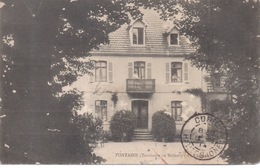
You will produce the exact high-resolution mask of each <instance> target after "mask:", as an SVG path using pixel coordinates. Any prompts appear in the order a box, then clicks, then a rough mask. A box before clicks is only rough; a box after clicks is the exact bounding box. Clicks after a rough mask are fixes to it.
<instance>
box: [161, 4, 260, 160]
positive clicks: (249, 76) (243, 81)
mask: <svg viewBox="0 0 260 168" xmlns="http://www.w3.org/2000/svg"><path fill="white" fill-rule="evenodd" d="M171 3H172V1H170V0H169V1H165V2H164V3H162V6H164V8H165V9H169V8H174V7H175V8H176V5H174V4H173V5H171ZM259 6H260V5H259V2H257V3H255V2H254V1H245V0H215V1H210V0H200V1H197V0H194V1H192V0H191V1H179V5H178V7H179V11H181V13H182V17H181V18H180V19H178V21H177V22H175V23H176V24H177V25H178V26H179V27H180V31H181V33H183V34H184V35H186V36H188V37H189V38H190V39H191V42H192V44H193V45H194V47H196V49H197V50H196V52H195V53H192V54H190V55H188V56H187V59H189V60H191V61H192V63H193V64H194V65H196V66H197V67H198V68H202V69H203V68H205V69H206V70H211V71H213V72H216V71H217V72H223V73H225V74H226V75H227V80H226V81H225V83H226V89H227V91H228V92H229V94H230V95H232V100H233V102H232V114H233V115H234V117H233V122H232V125H231V128H230V131H229V138H230V139H229V146H228V149H227V150H226V151H225V153H224V157H226V158H227V159H228V161H229V162H230V163H233V164H239V163H256V162H259V159H260V152H259V151H260V136H259V132H260V130H259V128H260V125H259V121H260V120H259V109H258V107H259V105H258V103H259V102H258V100H259V99H258V98H259V84H260V83H259V79H257V77H258V74H259V55H258V54H257V38H256V37H257V29H259V27H258V25H257V24H256V23H258V20H257V17H256V16H257V11H258V10H259ZM162 15H163V17H164V18H168V17H173V16H174V12H169V11H167V10H166V12H165V11H164V12H163V13H162Z"/></svg>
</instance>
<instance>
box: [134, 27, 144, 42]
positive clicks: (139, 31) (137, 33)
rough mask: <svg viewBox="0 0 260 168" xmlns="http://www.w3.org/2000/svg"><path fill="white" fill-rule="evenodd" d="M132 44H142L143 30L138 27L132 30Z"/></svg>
mask: <svg viewBox="0 0 260 168" xmlns="http://www.w3.org/2000/svg"><path fill="white" fill-rule="evenodd" d="M133 44H134V45H143V44H144V28H140V27H134V28H133Z"/></svg>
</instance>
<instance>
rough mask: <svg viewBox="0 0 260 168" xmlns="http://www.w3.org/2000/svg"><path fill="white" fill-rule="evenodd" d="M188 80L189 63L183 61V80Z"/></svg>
mask: <svg viewBox="0 0 260 168" xmlns="http://www.w3.org/2000/svg"><path fill="white" fill-rule="evenodd" d="M188 80H189V63H188V62H185V63H184V82H188Z"/></svg>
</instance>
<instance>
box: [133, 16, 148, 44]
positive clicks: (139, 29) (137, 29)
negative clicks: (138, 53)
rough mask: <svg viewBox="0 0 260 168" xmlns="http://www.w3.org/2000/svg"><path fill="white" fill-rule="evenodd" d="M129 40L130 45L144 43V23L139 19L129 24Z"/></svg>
mask: <svg viewBox="0 0 260 168" xmlns="http://www.w3.org/2000/svg"><path fill="white" fill-rule="evenodd" d="M130 27H131V28H130V30H129V35H130V41H131V45H133V46H143V45H145V29H146V24H145V23H144V22H143V21H141V20H137V21H134V22H133V23H131V24H130Z"/></svg>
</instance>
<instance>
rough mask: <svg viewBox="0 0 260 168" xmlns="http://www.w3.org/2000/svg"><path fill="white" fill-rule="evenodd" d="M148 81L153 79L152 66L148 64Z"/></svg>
mask: <svg viewBox="0 0 260 168" xmlns="http://www.w3.org/2000/svg"><path fill="white" fill-rule="evenodd" d="M147 79H152V64H151V63H147Z"/></svg>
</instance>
